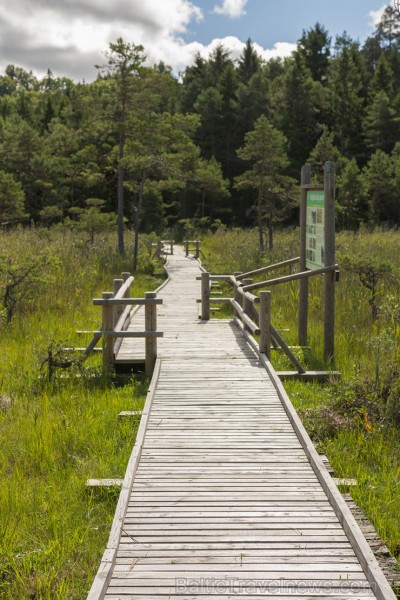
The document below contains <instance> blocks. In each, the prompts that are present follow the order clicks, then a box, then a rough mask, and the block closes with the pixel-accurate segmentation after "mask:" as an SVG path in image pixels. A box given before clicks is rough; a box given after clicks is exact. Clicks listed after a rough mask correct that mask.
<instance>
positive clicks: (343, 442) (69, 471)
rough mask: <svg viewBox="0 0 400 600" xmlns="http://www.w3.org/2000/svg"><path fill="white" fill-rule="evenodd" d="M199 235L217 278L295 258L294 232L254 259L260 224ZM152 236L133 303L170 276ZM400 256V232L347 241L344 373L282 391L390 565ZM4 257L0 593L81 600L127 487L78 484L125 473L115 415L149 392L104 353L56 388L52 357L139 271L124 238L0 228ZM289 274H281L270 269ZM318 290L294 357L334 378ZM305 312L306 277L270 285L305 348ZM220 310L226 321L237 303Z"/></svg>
mask: <svg viewBox="0 0 400 600" xmlns="http://www.w3.org/2000/svg"><path fill="white" fill-rule="evenodd" d="M202 239H203V243H202V249H203V251H204V253H205V255H206V260H205V261H204V264H205V266H206V267H207V269H208V270H209V271H210V272H211V273H213V274H230V273H233V272H234V271H247V270H251V269H254V268H257V267H261V266H263V265H266V264H270V263H275V262H278V261H280V260H285V259H287V258H291V257H295V256H297V255H298V231H297V230H296V229H291V230H283V231H281V232H277V234H276V236H275V245H274V249H273V250H271V251H269V252H268V253H267V254H266V255H265V256H260V255H259V252H258V239H257V232H256V231H255V230H247V231H245V230H239V229H238V230H236V229H232V230H225V229H220V230H219V231H218V232H217V233H215V234H212V235H211V234H210V235H206V236H203V238H202ZM152 241H154V239H153V238H152V237H151V236H143V238H142V241H141V247H140V261H139V269H138V274H137V276H136V277H135V282H134V284H133V288H132V292H133V295H134V296H136V297H140V296H142V295H143V293H144V292H145V291H147V290H153V289H155V288H156V287H157V286H158V285H159V284H160V282H161V280H162V277H160V276H159V275H157V276H156V275H155V274H154V273H155V272H160V271H161V270H162V269H161V264H160V263H159V264H155V262H154V260H153V259H152V257H151V255H152V250H151V242H152ZM399 246H400V233H399V232H397V231H393V230H382V231H372V232H369V231H367V230H365V231H361V232H359V233H356V234H355V233H347V232H343V233H340V234H338V236H337V262H338V263H339V265H340V281H339V283H338V284H337V288H336V352H335V369H337V370H339V371H340V372H341V375H342V376H341V379H340V380H339V381H329V380H328V381H326V382H325V383H323V384H316V383H305V382H298V381H292V382H287V383H285V386H286V389H287V391H288V393H289V395H290V397H291V399H292V401H293V403H294V405H295V406H296V408H297V410H298V411H299V413H300V415H301V417H302V419H303V420H304V423H305V425H306V427H307V430H308V431H309V433H310V435H311V437H312V439H313V441H314V443H315V444H316V446H317V448H318V451H319V452H321V453H325V454H327V455H328V457H329V459H330V461H331V463H332V465H333V467H334V469H335V474H336V476H338V477H346V478H355V479H357V483H358V485H357V486H356V487H352V488H351V493H352V495H353V497H354V499H355V500H356V502H357V503H358V504H359V505H360V506H361V507H362V508H363V509H364V510H365V511H366V512H367V514H368V516H369V518H370V519H371V521H372V522H373V523H374V525H375V527H376V528H377V530H378V532H379V533H380V535H381V537H382V538H383V539H384V540H385V542H386V543H387V544H388V546H389V548H390V550H391V551H392V553H393V554H395V555H396V556H399V555H400V523H399V518H398V515H399V514H400V500H399V494H398V489H399V476H400V443H399V442H400V433H399V428H400V360H399V358H400V354H399V353H400V351H399V336H400V295H399V273H400V256H399V252H398V248H399ZM0 247H1V256H0V260H1V263H0V265H1V272H2V278H1V294H2V295H1V300H0V305H1V309H0V310H1V313H0V314H1V317H0V319H1V325H0V340H1V361H0V394H1V411H0V597H1V598H4V599H5V600H15V599H16V598H18V599H19V598H21V599H24V598H40V599H48V600H50V599H52V600H53V599H55V598H57V599H64V598H65V599H82V598H85V597H86V594H87V592H88V590H89V589H90V585H91V582H92V579H93V577H94V575H95V573H96V571H97V567H98V564H99V561H100V558H101V556H102V553H103V549H104V547H105V544H106V541H107V538H108V534H109V530H110V526H111V522H112V518H113V514H114V510H115V505H116V501H117V498H118V490H103V491H98V490H95V491H91V492H89V491H88V490H87V489H86V486H85V483H86V480H87V479H88V478H102V477H107V478H109V477H110V478H122V477H123V475H124V473H125V468H126V463H127V460H128V458H129V455H130V452H131V449H132V446H133V444H134V441H135V435H136V430H137V427H138V424H139V419H136V420H133V421H130V422H122V421H121V422H120V421H118V413H119V412H120V411H121V410H140V408H141V407H142V406H143V403H144V399H145V395H146V392H147V387H148V382H147V381H146V380H144V379H141V378H133V377H132V378H131V379H128V380H127V381H124V382H121V381H119V380H118V378H115V377H112V376H105V375H103V374H102V373H101V364H100V359H99V355H98V354H97V355H93V357H92V358H90V359H88V361H87V362H86V363H85V364H84V365H83V366H80V365H79V364H73V365H72V367H71V368H70V369H68V370H62V369H59V370H57V371H56V374H55V375H54V376H53V378H52V379H49V374H48V367H47V363H46V358H47V356H48V351H49V349H50V350H52V351H53V353H54V354H55V355H56V356H58V357H59V358H61V359H63V358H65V356H64V354H63V352H62V348H64V347H77V346H79V347H84V346H85V345H86V344H87V342H88V341H89V338H90V335H89V336H87V335H86V336H85V334H78V333H77V331H82V330H83V331H93V330H95V329H97V328H98V326H99V324H100V318H101V317H100V309H99V308H98V307H94V306H93V305H92V299H93V298H94V297H98V296H99V295H100V294H101V292H103V291H107V290H110V289H112V280H113V278H115V277H118V276H120V273H121V272H122V271H130V270H131V264H132V239H131V237H130V236H129V234H128V236H127V252H126V255H125V256H124V257H121V256H120V255H119V254H118V252H117V251H116V250H115V240H114V238H112V239H111V238H109V236H105V237H102V238H100V237H99V238H98V239H95V241H94V243H93V244H90V243H88V241H87V239H86V238H85V236H84V234H76V233H73V232H71V231H69V230H68V229H66V228H65V227H62V228H61V227H60V228H57V227H54V228H52V229H42V228H38V229H34V228H32V229H22V228H21V229H20V230H11V231H9V232H7V231H4V232H1V233H0ZM30 261H31V262H30ZM32 261H33V262H32ZM26 265H27V266H28V267H29V268H30V271H29V272H30V276H29V277H27V278H26V281H25V284H21V285H20V286H19V287H18V288H17V289H16V291H15V298H14V299H15V306H14V310H13V314H12V317H11V320H9V322H8V314H7V309H6V306H5V292H6V285H7V282H10V281H16V279H15V277H16V273H17V275H18V273H19V272H20V271H18V269H21V268H22V269H23V267H24V266H26ZM38 265H39V267H40V268H38V269H37V270H35V269H36V268H37V266H38ZM287 273H288V268H286V269H282V270H280V271H277V273H276V274H282V275H283V274H287ZM274 276H275V273H274ZM13 278H14V279H13ZM24 285H25V287H24ZM199 286H200V284H199ZM371 286H372V288H371ZM322 291H323V290H322V278H321V277H316V278H313V280H312V281H311V283H310V314H309V347H308V348H306V349H302V350H296V353H297V356H298V358H299V359H300V361H301V362H302V363H303V364H305V365H306V366H307V368H309V369H319V370H321V369H326V368H327V365H325V364H324V361H323V326H322V324H323V301H322ZM17 292H18V293H17ZM229 292H230V290H229V288H227V289H226V290H223V293H224V295H227V294H228V293H229ZM297 304H298V283H296V282H292V283H288V284H285V285H282V286H276V287H274V288H273V289H272V321H273V323H274V325H275V327H276V328H277V329H279V330H280V331H281V332H282V335H283V337H284V338H285V340H286V341H287V342H288V343H290V344H291V345H297ZM220 314H221V315H222V316H229V314H230V312H229V309H223V310H222V311H221V313H220ZM72 358H73V359H77V358H78V355H72ZM272 362H273V364H274V366H275V367H276V368H277V369H288V368H290V366H289V364H288V362H287V359H286V358H285V357H284V356H282V355H281V354H280V353H279V352H277V351H274V352H273V356H272Z"/></svg>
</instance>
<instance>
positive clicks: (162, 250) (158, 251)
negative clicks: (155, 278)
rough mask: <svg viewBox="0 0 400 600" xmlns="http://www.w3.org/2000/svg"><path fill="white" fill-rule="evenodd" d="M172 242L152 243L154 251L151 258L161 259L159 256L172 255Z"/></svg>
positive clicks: (160, 241)
mask: <svg viewBox="0 0 400 600" xmlns="http://www.w3.org/2000/svg"><path fill="white" fill-rule="evenodd" d="M174 243H175V242H174V241H173V240H158V242H157V243H153V244H152V246H153V247H155V251H154V254H153V258H155V257H156V258H161V256H162V255H163V254H164V256H165V255H168V254H170V255H172V254H173V253H174Z"/></svg>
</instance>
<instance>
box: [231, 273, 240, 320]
mask: <svg viewBox="0 0 400 600" xmlns="http://www.w3.org/2000/svg"><path fill="white" fill-rule="evenodd" d="M241 273H242V271H235V272H234V273H233V276H234V277H235V283H234V286H233V287H234V289H233V299H234V300H235V302H237V303H238V304H240V305H242V302H241V299H242V297H241V295H240V294H239V292H238V288H237V284H238V283H239V282H238V281H237V280H236V277H239V275H241ZM233 314H234V315H235V317H237V318H239V314H238V312H237V310H235V309H234V311H233Z"/></svg>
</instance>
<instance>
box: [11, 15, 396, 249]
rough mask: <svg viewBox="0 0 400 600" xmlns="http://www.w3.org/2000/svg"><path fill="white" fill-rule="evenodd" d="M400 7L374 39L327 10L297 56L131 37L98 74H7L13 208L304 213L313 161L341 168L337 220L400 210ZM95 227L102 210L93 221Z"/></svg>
mask: <svg viewBox="0 0 400 600" xmlns="http://www.w3.org/2000/svg"><path fill="white" fill-rule="evenodd" d="M399 50H400V16H399V15H398V13H397V12H396V11H395V10H394V9H393V8H391V7H387V8H386V10H385V12H384V13H383V16H382V18H381V21H380V23H379V24H378V25H377V27H376V30H375V31H374V33H373V34H372V35H371V37H369V38H368V39H367V40H366V41H365V43H364V44H363V45H360V43H359V42H358V41H356V40H353V39H351V38H350V37H349V36H348V35H347V34H346V33H343V35H340V36H337V37H336V39H335V40H332V39H331V37H330V35H329V32H328V31H327V30H326V29H325V27H324V26H323V25H321V24H319V23H317V24H316V25H314V26H313V27H311V28H310V29H308V30H304V31H303V34H302V36H301V38H300V39H299V40H298V44H297V49H296V51H295V52H294V53H293V55H292V56H291V57H290V58H285V59H272V60H269V61H267V62H266V61H263V60H262V59H261V57H260V56H259V55H258V54H257V52H256V51H255V49H254V46H253V44H252V42H251V40H248V42H247V44H246V45H245V47H244V50H243V52H242V55H241V57H240V58H239V60H237V61H234V60H233V59H232V57H231V56H230V54H229V52H228V51H227V50H226V49H225V48H224V47H223V46H222V45H219V46H217V47H216V48H215V50H214V51H213V52H212V54H211V55H210V57H209V58H208V59H207V60H205V59H203V58H201V57H200V56H197V57H196V59H195V61H194V64H193V65H192V66H190V67H188V68H187V69H186V70H185V71H184V72H183V73H182V74H180V76H179V77H177V76H175V75H174V74H173V73H172V70H171V69H170V68H169V67H168V66H167V65H165V64H163V63H160V64H158V65H156V66H154V67H153V68H148V67H145V66H144V62H145V49H144V48H142V47H141V46H137V45H135V44H133V43H127V42H125V41H124V40H122V39H118V40H117V41H116V42H115V43H113V44H110V46H109V49H108V51H107V52H106V53H105V62H104V65H97V66H96V67H95V66H94V70H95V68H97V78H96V80H95V81H93V82H92V83H86V82H79V83H77V82H74V81H72V80H70V79H68V78H66V77H54V76H53V74H52V73H51V71H50V70H49V71H48V73H47V75H46V76H45V77H44V78H42V79H38V78H37V77H35V76H34V75H33V74H32V73H31V72H27V71H26V70H24V69H22V68H20V67H17V66H14V65H9V66H8V67H7V68H6V71H5V74H4V75H3V76H1V77H0V223H1V224H13V223H17V222H21V223H31V222H34V223H42V224H53V223H56V222H61V221H63V222H67V223H70V224H71V225H74V224H77V225H79V224H80V225H81V226H85V223H86V225H87V226H88V227H90V223H92V224H93V223H94V224H95V223H97V222H100V223H101V222H103V224H105V223H107V222H109V223H111V222H113V220H114V221H115V219H116V217H115V216H114V215H115V214H117V215H118V223H119V246H120V249H123V223H124V221H125V222H127V223H128V224H132V223H133V222H134V219H135V214H136V216H138V219H139V222H140V227H141V229H142V230H143V231H157V232H161V231H163V230H165V229H166V228H170V229H172V228H179V227H180V226H182V227H183V226H184V225H185V223H187V222H188V220H190V221H191V222H195V223H196V224H197V225H199V226H201V225H203V226H205V227H211V228H212V227H213V226H215V227H217V226H218V224H219V223H221V222H222V223H225V224H227V225H236V226H252V225H254V224H257V223H258V225H259V226H260V227H261V228H263V227H264V226H265V227H266V226H268V225H270V226H272V224H273V223H276V222H278V221H287V222H290V221H293V220H294V219H297V216H296V206H297V204H298V184H299V177H300V169H301V166H302V165H303V164H304V163H306V162H310V163H311V165H312V168H313V174H314V177H315V180H319V181H320V180H321V179H322V176H323V173H322V168H323V164H324V162H325V161H326V160H333V161H334V162H335V164H336V170H337V190H338V192H337V203H338V224H339V225H341V226H342V227H346V228H354V229H355V228H357V227H359V225H360V224H361V223H368V224H380V225H382V224H388V225H391V226H393V225H399V224H400V202H399V194H398V190H399V189H400V52H399ZM93 227H94V225H93Z"/></svg>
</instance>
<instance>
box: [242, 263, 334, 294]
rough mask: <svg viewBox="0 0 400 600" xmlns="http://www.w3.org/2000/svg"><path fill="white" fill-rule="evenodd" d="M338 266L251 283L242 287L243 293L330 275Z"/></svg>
mask: <svg viewBox="0 0 400 600" xmlns="http://www.w3.org/2000/svg"><path fill="white" fill-rule="evenodd" d="M338 267H339V265H331V266H330V267H322V268H321V269H313V270H310V271H302V272H301V273H295V274H294V275H286V276H284V277H277V278H276V279H269V280H268V281H260V282H258V283H252V284H250V285H245V286H243V289H244V290H245V291H250V290H256V289H259V288H263V287H270V286H271V285H278V284H280V283H287V282H288V281H296V280H297V279H305V278H308V277H314V276H315V275H322V274H323V273H330V272H332V271H336V269H338Z"/></svg>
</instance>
